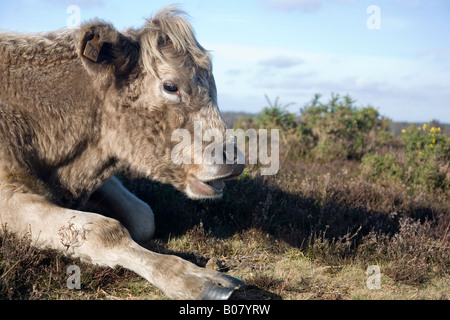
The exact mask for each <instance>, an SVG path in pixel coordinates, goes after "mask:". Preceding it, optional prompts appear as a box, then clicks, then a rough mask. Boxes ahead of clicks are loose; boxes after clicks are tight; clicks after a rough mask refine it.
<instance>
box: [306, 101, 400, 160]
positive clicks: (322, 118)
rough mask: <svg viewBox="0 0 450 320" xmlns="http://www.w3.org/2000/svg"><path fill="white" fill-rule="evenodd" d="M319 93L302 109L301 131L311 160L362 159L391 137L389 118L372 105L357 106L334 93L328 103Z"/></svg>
mask: <svg viewBox="0 0 450 320" xmlns="http://www.w3.org/2000/svg"><path fill="white" fill-rule="evenodd" d="M319 99H320V95H316V96H315V97H314V99H313V100H312V101H311V102H310V104H309V105H306V106H305V107H304V108H303V109H302V110H301V122H300V125H299V126H298V131H299V135H300V138H301V140H302V141H303V142H304V143H306V145H307V146H308V148H309V149H310V150H311V151H310V154H309V156H310V158H311V159H312V160H320V161H323V162H325V161H330V160H360V159H361V158H362V157H363V155H364V154H366V153H368V152H372V151H374V150H376V149H377V148H379V147H380V146H382V145H385V144H387V143H388V142H389V141H390V140H391V139H392V137H391V135H390V134H389V133H388V131H387V130H388V126H389V123H390V122H389V120H387V119H385V118H383V117H381V116H380V114H379V112H378V110H376V109H375V108H373V107H371V106H367V107H363V108H361V107H355V106H354V101H353V100H352V99H351V97H350V96H348V95H347V96H344V97H343V98H340V97H339V95H332V96H331V99H330V101H329V102H328V103H326V104H323V103H321V102H319Z"/></svg>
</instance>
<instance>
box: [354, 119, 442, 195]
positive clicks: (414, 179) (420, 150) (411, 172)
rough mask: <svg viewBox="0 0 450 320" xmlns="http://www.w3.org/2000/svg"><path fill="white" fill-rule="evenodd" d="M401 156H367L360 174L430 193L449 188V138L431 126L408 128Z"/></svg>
mask: <svg viewBox="0 0 450 320" xmlns="http://www.w3.org/2000/svg"><path fill="white" fill-rule="evenodd" d="M399 139H400V141H402V142H403V144H404V148H403V150H402V151H403V152H401V153H400V154H397V156H395V155H393V154H385V155H383V156H382V155H379V154H366V155H365V156H364V157H363V159H362V163H361V169H362V174H363V175H364V176H366V177H369V178H372V179H385V178H393V177H395V178H396V179H397V180H400V181H402V182H403V183H405V184H408V185H415V186H418V185H422V186H425V187H426V188H427V189H429V190H435V189H442V190H447V189H448V188H450V165H449V161H450V138H448V137H446V136H445V135H444V134H442V133H441V128H439V127H434V126H432V125H431V124H424V125H423V126H422V127H415V126H414V125H411V126H410V127H409V128H408V129H407V130H403V131H402V135H401V136H400V138H399Z"/></svg>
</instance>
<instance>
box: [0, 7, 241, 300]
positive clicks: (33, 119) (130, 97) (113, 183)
mask: <svg viewBox="0 0 450 320" xmlns="http://www.w3.org/2000/svg"><path fill="white" fill-rule="evenodd" d="M96 39H98V43H99V46H101V49H100V52H99V54H98V59H97V61H93V60H92V59H89V58H88V57H86V56H84V52H85V49H86V46H89V44H90V43H92V41H96ZM167 84H170V85H171V86H172V88H176V89H177V90H176V92H175V90H174V89H173V90H172V91H168V90H167V89H166V88H167ZM194 121H199V122H201V123H202V124H203V128H204V130H206V129H209V128H216V129H218V130H220V131H221V132H223V133H225V130H226V126H225V124H224V123H223V121H222V119H221V117H220V113H219V111H218V108H217V93H216V87H215V83H214V78H213V75H212V66H211V58H210V54H209V53H208V52H207V51H206V50H205V49H204V48H203V47H202V46H201V45H200V44H199V43H198V42H197V40H196V38H195V36H194V32H193V30H192V28H191V26H190V24H189V23H188V22H187V20H186V19H185V18H184V17H183V13H182V12H181V11H179V10H177V9H175V8H173V7H169V8H165V9H162V10H161V11H160V12H158V13H157V14H156V15H155V16H154V17H153V18H152V19H149V20H147V22H146V24H145V26H144V27H143V28H141V29H137V30H133V29H130V30H128V31H125V32H119V31H117V30H116V29H115V28H114V27H113V26H112V25H111V24H109V23H106V22H104V21H101V20H94V21H91V22H88V23H86V24H83V25H82V26H81V27H80V28H79V29H77V30H75V31H73V30H59V31H55V32H51V33H41V34H16V33H10V32H0V143H1V144H0V223H1V224H6V225H7V227H8V228H10V229H11V230H12V231H14V232H17V233H24V232H29V233H31V234H32V237H33V240H34V241H35V244H36V245H37V246H40V247H52V248H54V249H58V250H63V251H65V252H67V253H68V254H72V255H74V256H78V257H82V258H84V259H86V260H89V261H92V262H94V263H99V264H103V265H109V266H115V265H122V266H124V267H127V268H130V269H131V270H134V271H136V272H137V273H139V274H141V275H142V276H144V277H145V278H146V279H148V280H149V281H151V282H152V283H154V284H155V285H157V286H158V287H160V288H161V289H162V290H163V291H165V292H166V293H167V294H168V295H169V296H172V297H183V298H201V297H206V298H224V297H225V298H226V297H228V296H229V294H231V292H232V291H233V290H234V288H235V287H236V286H238V285H239V284H240V283H239V282H238V281H237V280H235V279H231V278H229V277H226V276H223V275H221V274H219V273H214V272H211V271H206V270H204V269H201V268H198V267H196V266H194V265H191V264H190V263H188V262H186V261H183V260H181V259H179V258H175V257H170V256H161V255H157V254H154V253H151V252H149V251H147V250H145V249H143V248H141V247H139V246H138V245H137V244H136V243H134V242H133V240H131V238H130V235H129V233H130V234H131V237H133V238H134V239H135V240H142V241H143V240H146V239H148V238H149V237H151V236H152V235H153V232H154V221H153V212H152V211H151V209H150V208H149V207H148V205H146V204H144V203H143V202H142V201H140V200H139V199H137V198H136V197H135V196H134V195H132V194H131V193H129V192H128V191H127V190H126V189H125V188H124V187H123V186H122V185H121V184H120V183H119V181H118V180H117V179H115V178H112V176H113V175H114V174H115V173H116V172H118V171H119V170H122V169H124V168H131V169H132V170H135V171H137V172H139V173H141V174H144V175H145V176H147V177H149V178H151V179H154V180H158V181H161V182H164V183H171V184H172V185H174V186H175V187H176V188H178V189H179V190H181V191H183V192H185V193H186V194H187V195H188V196H190V197H192V198H194V199H201V198H217V197H220V196H221V190H217V188H212V187H211V185H212V186H216V187H217V186H220V185H222V182H220V181H221V180H223V179H228V178H232V177H236V176H238V175H239V174H240V173H241V172H242V170H243V166H241V165H238V164H224V165H219V164H214V165H206V164H196V165H176V164H174V163H173V162H172V160H171V150H172V149H173V148H174V146H175V144H176V143H177V142H176V141H172V139H171V137H172V133H173V132H174V130H176V129H179V128H183V129H187V130H188V131H189V132H193V131H194ZM204 147H205V145H204V146H203V148H204ZM209 181H213V182H211V183H209ZM214 181H215V182H214ZM94 206H95V208H94V211H97V212H101V213H103V214H105V215H106V216H107V217H105V216H101V215H98V214H94V213H90V212H88V211H77V210H80V209H82V208H88V209H89V208H93V207H94ZM108 217H109V218H108ZM112 218H113V219H112ZM116 219H117V220H118V221H120V223H119V222H118V221H117V220H116ZM68 225H70V228H68V227H67V226H68ZM123 227H125V228H126V230H125V229H124V228H123ZM72 229H73V230H83V233H82V234H83V237H84V238H83V241H77V242H76V243H77V244H76V245H75V244H74V245H69V246H68V247H69V248H67V241H62V239H61V234H65V233H64V232H62V233H61V230H72ZM66 236H67V235H66ZM217 284H220V285H219V286H218V285H217Z"/></svg>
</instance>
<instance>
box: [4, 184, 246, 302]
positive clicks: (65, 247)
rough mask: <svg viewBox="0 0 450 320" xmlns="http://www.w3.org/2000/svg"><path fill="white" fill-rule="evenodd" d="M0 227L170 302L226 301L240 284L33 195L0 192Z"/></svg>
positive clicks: (112, 223) (116, 226) (110, 222)
mask: <svg viewBox="0 0 450 320" xmlns="http://www.w3.org/2000/svg"><path fill="white" fill-rule="evenodd" d="M0 223H1V224H3V225H6V227H7V229H8V230H10V231H11V232H14V233H17V234H22V235H23V234H26V233H28V234H30V235H31V240H32V243H33V245H35V246H38V247H41V248H51V249H56V250H59V251H62V252H64V253H66V254H67V255H70V256H73V257H80V258H82V259H84V260H87V261H90V262H93V263H95V264H99V265H103V266H109V267H115V266H122V267H124V268H127V269H130V270H132V271H134V272H136V273H137V274H139V275H141V276H142V277H144V278H145V279H147V280H148V281H150V282H151V283H152V284H154V285H155V286H156V287H158V288H159V289H161V290H162V291H163V292H164V293H165V294H167V295H168V296H169V297H171V298H181V299H226V298H228V297H229V296H230V295H231V293H232V292H233V291H234V290H235V289H236V288H238V287H239V286H240V285H241V284H242V283H241V282H240V281H239V280H237V279H234V278H232V277H229V276H226V275H223V274H220V273H218V272H215V271H212V270H207V269H204V268H200V267H198V266H196V265H194V264H192V263H190V262H188V261H185V260H183V259H181V258H179V257H175V256H168V255H162V254H158V253H155V252H151V251H149V250H147V249H145V248H143V247H141V246H139V245H138V244H137V243H136V242H134V240H132V238H131V237H130V235H129V233H128V231H127V230H126V229H125V228H124V227H123V226H122V225H121V224H120V223H119V222H118V221H117V220H115V219H111V218H108V217H104V216H101V215H99V214H95V213H90V212H83V211H74V210H69V209H64V208H61V207H58V206H55V205H53V204H51V203H49V202H48V201H46V200H45V199H44V198H43V197H41V196H39V195H35V194H30V193H22V192H14V191H11V190H9V191H5V190H1V189H0Z"/></svg>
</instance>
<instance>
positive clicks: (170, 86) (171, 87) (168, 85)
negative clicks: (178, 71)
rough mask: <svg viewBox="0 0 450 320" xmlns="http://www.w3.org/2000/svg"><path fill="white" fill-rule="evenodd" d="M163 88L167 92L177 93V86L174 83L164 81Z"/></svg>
mask: <svg viewBox="0 0 450 320" xmlns="http://www.w3.org/2000/svg"><path fill="white" fill-rule="evenodd" d="M163 88H164V90H165V91H166V92H168V93H177V92H178V86H177V85H176V84H173V83H170V82H166V83H164V86H163Z"/></svg>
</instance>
